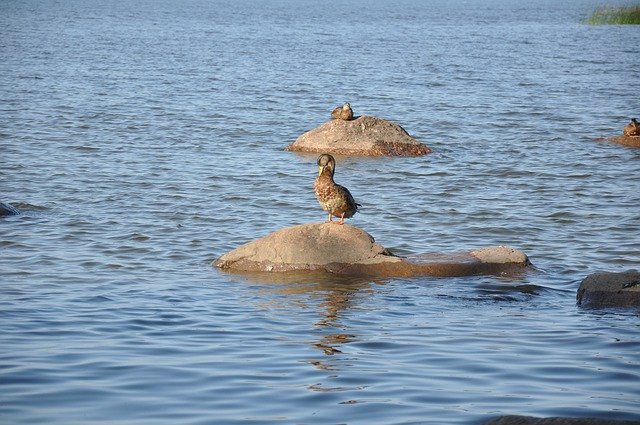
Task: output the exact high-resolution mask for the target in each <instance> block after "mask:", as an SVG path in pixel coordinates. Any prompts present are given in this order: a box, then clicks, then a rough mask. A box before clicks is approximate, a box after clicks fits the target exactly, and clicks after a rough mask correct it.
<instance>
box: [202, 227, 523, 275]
mask: <svg viewBox="0 0 640 425" xmlns="http://www.w3.org/2000/svg"><path fill="white" fill-rule="evenodd" d="M213 264H214V266H216V267H218V268H220V269H222V270H225V271H230V272H290V271H325V272H330V273H336V274H343V275H352V276H375V277H403V276H405V277H408V276H425V275H429V276H468V275H474V274H501V273H505V272H513V271H516V270H522V269H523V268H524V267H526V266H528V265H529V264H530V263H529V259H528V258H527V256H526V255H525V254H524V253H522V252H521V251H518V250H517V249H514V248H509V247H486V248H481V249H476V250H471V251H465V252H456V253H448V254H444V253H431V254H422V255H416V256H412V257H399V256H395V255H393V254H392V253H391V252H389V250H388V249H386V248H384V247H383V246H382V245H380V244H378V243H376V242H375V240H374V239H373V237H372V236H371V235H370V234H368V233H367V232H365V231H364V230H362V229H359V228H357V227H354V226H351V225H349V224H344V225H338V224H335V223H311V224H302V225H298V226H293V227H288V228H285V229H281V230H278V231H275V232H273V233H270V234H268V235H266V236H264V237H262V238H260V239H257V240H255V241H252V242H248V243H246V244H244V245H241V246H239V247H238V248H236V249H234V250H233V251H230V252H228V253H226V254H224V255H222V256H221V257H220V258H218V259H217V260H216V261H214V263H213Z"/></svg>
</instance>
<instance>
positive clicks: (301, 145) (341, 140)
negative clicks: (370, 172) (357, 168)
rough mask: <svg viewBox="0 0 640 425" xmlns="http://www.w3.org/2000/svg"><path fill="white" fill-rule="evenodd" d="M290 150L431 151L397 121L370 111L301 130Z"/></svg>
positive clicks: (345, 152) (367, 153) (352, 152)
mask: <svg viewBox="0 0 640 425" xmlns="http://www.w3.org/2000/svg"><path fill="white" fill-rule="evenodd" d="M287 150H290V151H294V152H313V153H331V154H335V155H362V156H419V155H426V154H428V153H430V152H431V149H429V148H428V147H427V146H426V145H424V144H423V143H421V142H419V141H417V140H416V139H414V138H413V137H411V136H410V135H409V134H408V133H407V132H406V131H405V130H404V129H403V128H402V127H400V126H399V125H398V124H396V123H394V122H391V121H387V120H384V119H381V118H376V117H372V116H367V115H363V116H361V117H358V118H356V119H354V120H349V121H345V120H331V121H329V122H326V123H324V124H322V125H321V126H319V127H317V128H314V129H313V130H309V131H307V132H306V133H304V134H302V135H301V136H300V137H298V138H297V139H296V141H295V142H293V143H292V144H290V145H289V146H288V147H287Z"/></svg>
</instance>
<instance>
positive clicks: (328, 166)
mask: <svg viewBox="0 0 640 425" xmlns="http://www.w3.org/2000/svg"><path fill="white" fill-rule="evenodd" d="M335 170H336V160H335V159H333V157H332V156H331V155H329V154H326V153H325V154H322V155H320V157H319V158H318V177H316V182H315V184H314V185H313V188H314V189H315V192H316V197H317V198H318V202H319V203H320V206H321V207H322V209H323V210H325V211H327V212H328V213H329V220H328V222H329V223H335V221H333V220H332V217H333V216H334V215H335V216H336V217H340V221H339V222H337V224H344V219H345V218H349V217H353V215H354V214H355V213H356V212H357V211H358V207H359V206H361V205H360V204H357V203H356V201H355V200H354V199H353V196H351V193H350V192H349V190H348V189H347V188H346V187H344V186H340V185H339V184H336V182H334V181H333V173H334V172H335Z"/></svg>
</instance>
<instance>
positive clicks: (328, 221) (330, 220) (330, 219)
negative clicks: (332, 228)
mask: <svg viewBox="0 0 640 425" xmlns="http://www.w3.org/2000/svg"><path fill="white" fill-rule="evenodd" d="M332 217H333V214H331V213H329V220H327V223H333V219H332Z"/></svg>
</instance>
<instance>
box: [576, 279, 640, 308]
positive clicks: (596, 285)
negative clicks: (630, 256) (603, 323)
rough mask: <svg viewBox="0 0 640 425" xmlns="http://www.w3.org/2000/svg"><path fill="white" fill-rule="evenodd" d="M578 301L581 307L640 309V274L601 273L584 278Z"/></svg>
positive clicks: (577, 296)
mask: <svg viewBox="0 0 640 425" xmlns="http://www.w3.org/2000/svg"><path fill="white" fill-rule="evenodd" d="M576 300H577V303H578V305H579V306H581V307H591V308H607V307H640V272H638V271H637V270H627V271H626V272H621V273H614V272H599V273H593V274H590V275H589V276H587V277H586V278H584V280H583V281H582V282H581V283H580V287H579V288H578V293H577V295H576Z"/></svg>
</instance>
